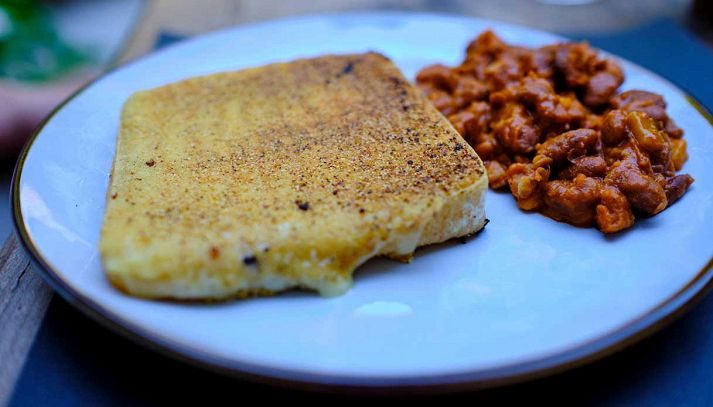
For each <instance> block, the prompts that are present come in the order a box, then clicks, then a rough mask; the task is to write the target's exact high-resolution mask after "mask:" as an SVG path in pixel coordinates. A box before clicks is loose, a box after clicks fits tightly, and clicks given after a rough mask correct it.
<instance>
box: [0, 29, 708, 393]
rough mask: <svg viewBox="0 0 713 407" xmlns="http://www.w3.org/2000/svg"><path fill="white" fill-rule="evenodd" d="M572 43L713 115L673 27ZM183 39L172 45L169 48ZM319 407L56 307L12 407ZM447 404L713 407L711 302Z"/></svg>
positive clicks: (692, 46)
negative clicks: (617, 348) (641, 336)
mask: <svg viewBox="0 0 713 407" xmlns="http://www.w3.org/2000/svg"><path fill="white" fill-rule="evenodd" d="M570 36H571V37H572V38H577V39H581V38H586V39H588V40H589V41H590V42H591V43H592V44H593V45H596V46H598V47H600V48H602V49H605V50H607V51H610V52H612V53H615V54H618V55H621V56H623V57H625V58H627V59H630V60H632V61H634V62H637V63H639V64H640V65H643V66H645V67H647V68H649V69H651V70H653V71H655V72H657V73H659V74H661V75H662V76H664V77H666V78H668V79H669V80H671V81H672V82H674V83H676V84H678V85H679V86H681V87H682V88H684V89H686V90H687V91H688V92H689V93H690V94H692V95H694V96H695V97H696V98H698V99H699V100H700V101H702V102H703V103H704V104H705V105H707V106H708V107H709V108H710V107H712V106H713V52H712V51H711V50H710V49H709V48H707V47H706V46H705V45H703V44H701V43H699V42H698V41H697V40H696V39H695V38H694V37H693V36H692V35H691V34H690V33H688V32H687V31H686V30H685V29H683V28H681V27H679V26H678V25H676V24H675V23H673V22H669V21H659V22H656V23H654V24H651V25H648V26H646V27H641V28H639V29H636V30H634V31H628V32H625V33H620V34H617V35H612V36H596V37H595V36H584V35H570ZM176 39H177V37H175V36H170V35H164V36H163V37H162V38H161V43H162V44H165V43H170V42H172V40H176ZM0 363H2V362H1V361H0ZM255 397H259V399H255ZM315 398H319V399H327V401H341V400H339V398H338V397H336V396H325V395H314V394H306V393H301V392H294V391H287V390H282V389H276V388H272V387H268V386H264V385H257V384H253V383H248V382H242V381H238V380H233V379H228V378H225V377H222V376H218V375H214V374H211V373H207V372H204V371H201V370H198V369H195V368H191V367H189V366H187V365H184V364H182V363H178V362H174V361H172V360H169V359H167V358H164V357H162V356H159V355H157V354H155V353H152V352H150V351H147V350H145V349H143V348H141V347H139V346H137V345H134V344H133V343H131V342H129V341H127V340H125V339H123V338H121V337H119V336H117V335H115V334H113V333H111V332H108V331H106V330H105V329H104V328H102V327H100V326H99V325H97V324H95V323H93V322H92V321H90V320H89V319H87V318H86V317H84V316H83V315H81V314H80V313H79V312H78V311H76V310H74V309H73V308H71V307H70V306H69V305H67V303H65V302H64V301H63V300H62V299H60V298H58V297H55V298H54V299H53V301H52V303H51V304H50V308H49V312H48V314H47V317H46V318H45V321H44V323H43V325H42V327H41V329H40V332H39V334H38V337H37V339H36V342H35V344H34V345H33V348H32V351H31V353H30V355H29V358H28V360H27V364H26V366H25V368H24V370H23V373H22V375H21V377H20V380H19V382H18V384H17V388H16V392H15V394H14V396H13V399H12V401H11V405H12V406H37V405H46V404H51V405H60V406H64V405H66V406H76V405H82V404H84V405H117V406H118V405H121V406H125V405H152V404H168V403H176V402H180V403H188V402H201V403H207V402H210V401H213V402H216V403H217V402H226V401H227V402H231V403H236V404H237V403H247V402H248V400H250V402H251V403H256V402H258V403H261V404H264V403H265V402H270V401H273V400H274V401H287V402H292V403H294V402H302V401H305V402H309V401H312V399H315ZM443 398H445V399H450V400H455V399H466V400H467V401H468V402H470V403H477V402H498V403H501V402H513V403H515V402H519V403H523V404H524V403H528V404H530V403H536V402H572V403H576V404H577V405H582V404H584V405H603V404H604V405H621V406H631V405H635V406H677V405H685V406H709V405H713V295H711V296H708V297H706V298H705V299H704V300H703V301H702V302H701V303H700V304H699V305H698V306H697V307H696V308H694V309H693V310H692V311H691V312H689V313H688V314H687V315H686V316H684V317H683V318H682V319H680V320H678V321H676V322H675V323H673V324H672V325H671V326H669V327H668V328H666V329H664V330H663V331H661V332H659V333H657V334H655V335H653V336H652V337H650V338H649V339H646V340H644V341H643V342H641V343H639V344H637V345H634V346H633V347H631V348H628V349H627V350H625V351H623V352H620V353H618V354H616V355H613V356H611V357H609V358H606V359H604V360H602V361H600V362H597V363H594V364H591V365H588V366H586V367H582V368H579V369H576V370H574V371H571V372H568V373H564V374H561V375H558V376H554V377H551V378H547V379H541V380H538V381H535V382H530V383H526V384H521V385H516V386H510V387H505V388H500V389H495V390H488V391H482V392H477V393H468V394H458V395H450V396H445V397H443ZM330 399H331V400H330ZM258 400H259V401H258ZM439 401H440V400H439Z"/></svg>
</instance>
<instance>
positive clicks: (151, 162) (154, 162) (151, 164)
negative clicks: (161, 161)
mask: <svg viewBox="0 0 713 407" xmlns="http://www.w3.org/2000/svg"><path fill="white" fill-rule="evenodd" d="M146 165H148V166H149V167H153V166H154V165H156V161H154V160H148V161H146Z"/></svg>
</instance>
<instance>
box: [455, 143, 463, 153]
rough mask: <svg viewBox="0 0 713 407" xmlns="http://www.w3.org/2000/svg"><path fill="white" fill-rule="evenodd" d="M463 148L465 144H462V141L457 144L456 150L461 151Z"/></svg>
mask: <svg viewBox="0 0 713 407" xmlns="http://www.w3.org/2000/svg"><path fill="white" fill-rule="evenodd" d="M462 149H463V145H461V144H460V143H458V144H456V151H460V150H462Z"/></svg>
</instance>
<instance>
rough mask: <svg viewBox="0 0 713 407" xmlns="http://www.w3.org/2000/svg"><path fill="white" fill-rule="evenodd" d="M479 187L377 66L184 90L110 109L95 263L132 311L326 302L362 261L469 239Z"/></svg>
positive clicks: (338, 63) (323, 62) (334, 65)
mask: <svg viewBox="0 0 713 407" xmlns="http://www.w3.org/2000/svg"><path fill="white" fill-rule="evenodd" d="M486 184H487V178H486V176H485V172H484V168H483V166H482V162H481V161H480V159H479V158H478V156H477V155H476V154H475V153H474V151H473V150H472V148H471V147H470V146H469V145H468V144H467V143H465V142H464V140H463V139H462V138H461V137H460V136H459V135H458V133H457V132H456V131H455V130H454V129H453V128H452V127H451V125H450V124H449V123H448V122H447V121H446V120H445V119H444V118H443V116H441V115H440V114H439V113H438V111H436V110H435V109H434V108H433V107H432V106H431V104H430V103H429V102H428V101H427V100H426V99H425V98H424V97H423V96H422V95H421V94H420V91H419V90H418V89H416V88H414V87H413V86H411V85H410V84H409V83H408V82H407V81H406V80H405V79H404V78H403V76H402V75H401V73H400V72H399V71H398V69H397V68H396V67H395V66H394V65H393V64H392V63H391V62H390V61H388V60H387V59H386V58H384V57H383V56H381V55H378V54H373V53H371V54H363V55H351V56H328V57H321V58H315V59H305V60H297V61H294V62H291V63H286V64H273V65H268V66H265V67H261V68H255V69H248V70H243V71H239V72H229V73H221V74H215V75H210V76H206V77H200V78H194V79H189V80H186V81H182V82H178V83H175V84H171V85H167V86H164V87H161V88H157V89H153V90H149V91H144V92H139V93H137V94H135V95H133V96H132V97H131V98H130V99H129V100H128V101H127V102H126V104H125V106H124V111H123V114H122V122H121V130H120V134H119V139H118V143H117V151H116V158H115V164H114V171H113V178H112V182H111V185H110V188H109V191H108V199H107V210H106V216H105V222H104V226H103V229H102V236H101V245H100V247H101V253H102V259H103V263H104V267H105V270H106V273H107V276H108V277H109V279H110V280H111V281H112V283H114V284H115V285H116V286H117V287H119V288H121V289H122V290H124V291H127V292H129V293H131V294H134V295H139V296H145V297H172V298H226V297H232V296H244V295H249V294H269V293H272V292H275V291H280V290H283V289H287V288H291V287H295V286H302V287H307V288H311V289H315V290H318V291H320V292H321V293H323V294H337V293H341V292H344V291H345V290H346V289H347V288H348V287H349V285H350V283H351V273H352V271H353V270H354V269H355V268H356V267H357V266H358V265H359V264H362V263H363V262H364V261H366V260H367V259H369V258H370V257H373V256H375V255H378V254H383V255H388V256H393V257H397V258H409V256H410V255H411V253H412V252H413V250H414V249H415V248H416V246H417V245H422V244H429V243H435V242H440V241H444V240H446V239H449V238H452V237H457V236H462V235H467V234H471V233H474V232H476V231H477V230H479V229H480V228H481V227H482V226H483V224H484V222H485V218H484V213H483V209H482V200H483V197H484V189H486Z"/></svg>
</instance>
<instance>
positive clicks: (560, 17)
mask: <svg viewBox="0 0 713 407" xmlns="http://www.w3.org/2000/svg"><path fill="white" fill-rule="evenodd" d="M712 9H713V0H627V1H616V0H479V1H471V0H441V1H439V0H412V1H405V0H310V1H308V0H302V1H299V0H291V1H290V0H61V1H49V0H47V1H42V0H0V160H1V162H0V236H1V237H3V240H4V237H5V236H7V234H8V233H9V232H10V229H11V220H10V219H11V218H10V208H9V183H10V177H11V173H12V169H13V167H14V164H15V161H16V158H17V154H18V152H19V150H20V148H21V146H22V145H23V144H24V142H25V141H26V139H27V138H28V137H29V136H30V135H31V134H32V132H33V129H35V128H36V127H37V126H38V124H39V123H40V122H41V121H42V119H43V118H44V117H46V116H47V115H48V114H49V112H51V110H52V109H53V108H54V107H55V106H56V105H57V104H59V103H61V101H62V100H64V99H65V98H66V97H68V96H69V95H70V94H72V93H73V92H74V91H76V89H77V88H79V87H80V86H82V84H84V83H86V82H87V81H90V80H91V79H93V78H95V77H96V76H98V75H100V74H101V72H102V71H104V70H106V69H108V68H110V67H112V66H114V65H118V64H121V63H124V62H126V61H128V60H131V59H133V58H136V57H139V56H141V55H143V54H145V53H147V52H150V51H151V50H153V49H155V48H156V47H158V46H160V45H161V44H163V43H168V42H172V41H175V40H178V39H181V38H184V37H188V36H192V35H196V34H199V33H202V32H206V31H210V30H213V29H219V28H223V27H228V26H234V25H238V24H244V23H249V22H255V21H261V20H266V19H272V18H278V17H285V16H291V15H300V14H312V13H318V12H335V11H349V10H413V11H430V12H443V13H457V14H461V15H472V16H478V17H482V18H489V19H494V20H500V21H506V22H511V23H517V24H521V25H525V26H530V27H534V28H539V29H543V30H547V31H552V32H556V33H559V34H562V35H565V36H569V37H572V38H574V39H595V38H599V39H603V40H602V41H604V43H606V39H607V38H626V37H625V36H624V37H617V36H621V35H623V34H624V35H625V34H626V33H627V32H637V33H638V34H639V35H638V36H637V37H636V38H637V40H636V41H641V40H640V39H641V38H646V36H645V35H644V36H643V37H642V36H641V34H642V32H644V33H645V32H646V31H645V30H650V29H653V28H655V29H656V30H657V31H655V32H658V33H661V31H663V32H664V33H663V34H664V35H665V31H666V30H668V29H669V28H671V27H675V28H677V29H680V28H682V29H683V30H684V31H685V38H684V40H683V41H690V40H689V39H688V38H697V40H696V42H700V43H702V44H705V46H706V47H708V49H709V50H713V13H712V11H711V10H712ZM652 27H653V28H652ZM667 27H668V28H667ZM642 30H643V31H642ZM678 35H679V37H680V33H679V34H678ZM689 35H690V36H689ZM657 38H659V37H651V41H657V40H658V39H657ZM677 38H678V37H677ZM679 40H680V38H679ZM594 45H597V42H596V41H594ZM636 45H637V43H636V42H633V43H632V44H631V47H636ZM679 45H680V46H683V47H685V46H686V44H685V43H684V44H679ZM665 57H666V56H665V55H662V56H661V59H665ZM665 62H666V63H671V64H673V63H675V61H665ZM710 68H713V67H710ZM703 69H704V70H705V69H706V67H703ZM711 71H712V73H713V69H712V70H711ZM660 73H661V72H660ZM664 74H665V72H664ZM709 74H710V73H709ZM704 79H705V78H703V77H701V78H700V80H704ZM704 102H705V101H704ZM710 107H711V106H709V108H710ZM71 137H72V136H71V135H70V134H68V135H67V141H68V142H71Z"/></svg>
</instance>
